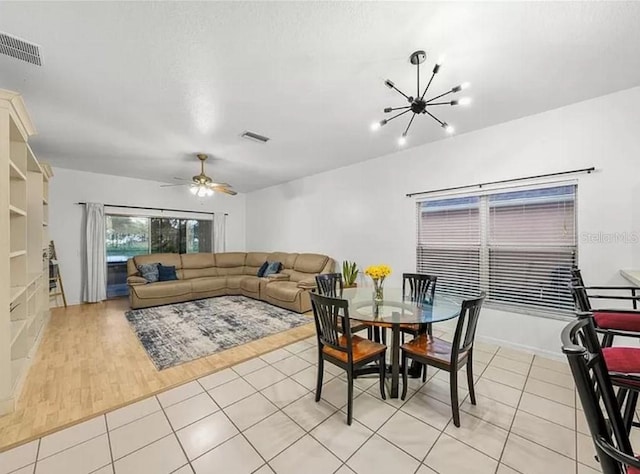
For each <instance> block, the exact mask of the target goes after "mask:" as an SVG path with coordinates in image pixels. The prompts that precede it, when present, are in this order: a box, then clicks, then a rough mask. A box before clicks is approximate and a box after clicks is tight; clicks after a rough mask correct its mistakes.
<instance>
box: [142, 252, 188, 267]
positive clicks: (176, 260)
mask: <svg viewBox="0 0 640 474" xmlns="http://www.w3.org/2000/svg"><path fill="white" fill-rule="evenodd" d="M133 259H134V260H135V262H136V266H138V267H139V266H140V265H144V264H145V263H161V264H162V265H165V266H174V267H176V270H179V269H181V268H182V261H181V260H180V254H177V253H152V254H148V255H136V256H135V257H133Z"/></svg>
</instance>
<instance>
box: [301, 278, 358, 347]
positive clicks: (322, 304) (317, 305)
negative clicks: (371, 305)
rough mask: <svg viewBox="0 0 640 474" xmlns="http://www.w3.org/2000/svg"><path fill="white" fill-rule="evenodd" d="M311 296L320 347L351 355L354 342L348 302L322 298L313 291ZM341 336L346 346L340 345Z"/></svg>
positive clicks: (327, 297) (326, 297)
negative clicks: (327, 347)
mask: <svg viewBox="0 0 640 474" xmlns="http://www.w3.org/2000/svg"><path fill="white" fill-rule="evenodd" d="M309 296H310V297H311V307H312V309H313V319H314V321H315V324H316V335H317V337H318V343H319V345H320V346H329V347H331V348H333V349H337V350H339V351H342V352H348V353H351V352H352V341H351V324H350V321H349V303H348V301H346V300H342V299H339V298H331V297H329V296H322V295H319V294H318V293H316V292H313V291H312V292H311V293H309ZM340 322H342V324H340ZM341 334H342V335H343V336H344V337H345V339H346V345H344V344H340V336H341Z"/></svg>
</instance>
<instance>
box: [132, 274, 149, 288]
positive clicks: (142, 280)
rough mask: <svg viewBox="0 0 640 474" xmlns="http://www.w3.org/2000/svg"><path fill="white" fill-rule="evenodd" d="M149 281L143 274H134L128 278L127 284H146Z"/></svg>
mask: <svg viewBox="0 0 640 474" xmlns="http://www.w3.org/2000/svg"><path fill="white" fill-rule="evenodd" d="M147 283H149V282H148V281H147V280H146V279H145V278H142V277H141V276H135V275H134V276H130V277H128V278H127V285H130V286H138V285H146V284H147Z"/></svg>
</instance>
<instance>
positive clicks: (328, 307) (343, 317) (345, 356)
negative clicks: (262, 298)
mask: <svg viewBox="0 0 640 474" xmlns="http://www.w3.org/2000/svg"><path fill="white" fill-rule="evenodd" d="M310 296H311V307H312V308H313V319H314V321H315V324H316V335H317V338H318V380H317V385H316V402H319V401H320V398H321V396H322V379H323V375H324V362H325V361H327V362H330V363H331V364H334V365H336V366H338V367H340V368H342V369H344V370H345V371H346V372H347V387H348V388H347V424H348V425H350V424H351V422H352V420H353V379H354V375H355V370H356V369H358V368H359V367H362V366H365V365H367V364H370V363H372V362H377V363H378V367H379V373H380V395H381V396H382V399H383V400H386V398H387V397H386V395H385V392H384V379H385V375H386V363H385V354H386V352H387V346H385V345H384V344H380V343H377V342H374V341H370V340H369V339H365V338H363V337H360V336H356V335H353V334H352V333H351V324H350V322H349V303H348V301H346V300H342V299H338V298H331V297H328V296H321V295H319V294H317V293H315V292H311V293H310ZM341 321H342V326H341V324H340V322H341ZM340 329H343V331H342V332H341V331H340Z"/></svg>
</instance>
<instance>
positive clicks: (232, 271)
mask: <svg viewBox="0 0 640 474" xmlns="http://www.w3.org/2000/svg"><path fill="white" fill-rule="evenodd" d="M245 268H246V267H226V268H225V267H218V268H216V271H217V272H218V275H220V276H223V275H226V276H231V275H244V274H245V271H244V270H245ZM256 273H257V270H256V271H255V272H253V273H252V275H255V274H256Z"/></svg>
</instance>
